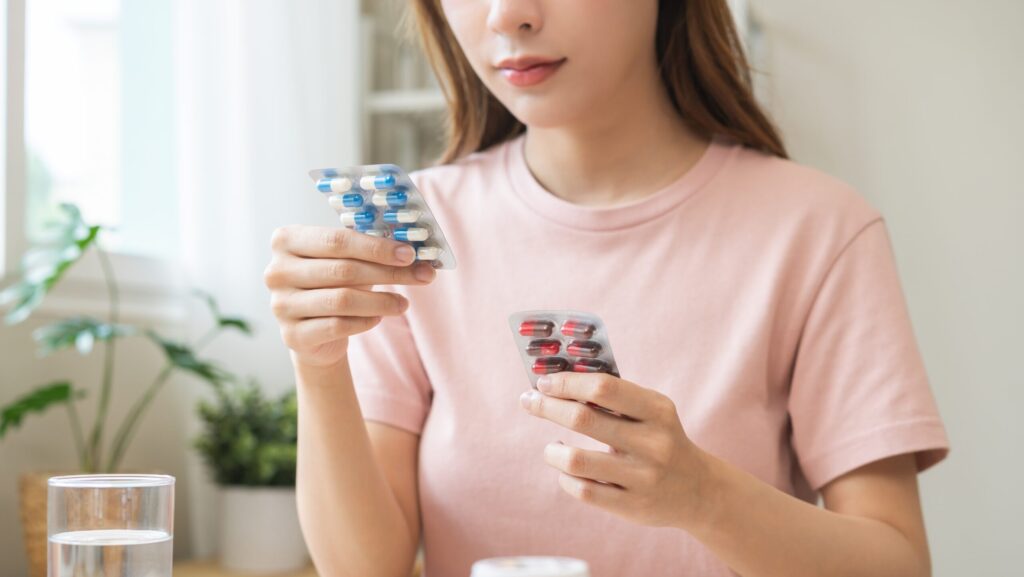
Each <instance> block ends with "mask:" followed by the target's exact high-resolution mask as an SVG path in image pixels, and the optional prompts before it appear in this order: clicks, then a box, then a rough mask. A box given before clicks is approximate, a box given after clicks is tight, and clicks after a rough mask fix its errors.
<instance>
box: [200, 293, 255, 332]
mask: <svg viewBox="0 0 1024 577" xmlns="http://www.w3.org/2000/svg"><path fill="white" fill-rule="evenodd" d="M192 292H193V293H195V295H196V296H197V297H199V298H201V299H203V301H204V302H205V303H206V308H208V309H210V314H211V315H213V318H214V319H215V320H216V322H217V326H219V327H221V328H228V327H230V328H234V329H238V330H239V331H241V332H242V333H245V334H246V335H250V336H251V335H252V327H251V326H250V325H249V321H246V320H245V319H243V318H241V317H226V316H224V315H222V314H221V312H220V307H219V306H217V299H215V298H214V297H213V295H212V294H210V293H208V292H206V291H203V290H200V289H195V290H193V291H192Z"/></svg>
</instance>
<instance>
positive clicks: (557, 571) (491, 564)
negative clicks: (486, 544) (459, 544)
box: [470, 557, 590, 577]
mask: <svg viewBox="0 0 1024 577" xmlns="http://www.w3.org/2000/svg"><path fill="white" fill-rule="evenodd" d="M470 577H590V570H589V569H588V568H587V564H586V562H585V561H581V560H579V559H572V558H570V557H498V558H495V559H482V560H480V561H477V562H476V563H473V572H472V573H471V575H470Z"/></svg>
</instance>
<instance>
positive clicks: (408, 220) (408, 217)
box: [383, 209, 423, 224]
mask: <svg viewBox="0 0 1024 577" xmlns="http://www.w3.org/2000/svg"><path fill="white" fill-rule="evenodd" d="M421 214H423V213H422V212H421V211H419V210H397V209H391V210H385V211H384V216H383V218H384V222H386V223H388V224H412V223H414V222H416V221H418V220H419V219H420V215H421Z"/></svg>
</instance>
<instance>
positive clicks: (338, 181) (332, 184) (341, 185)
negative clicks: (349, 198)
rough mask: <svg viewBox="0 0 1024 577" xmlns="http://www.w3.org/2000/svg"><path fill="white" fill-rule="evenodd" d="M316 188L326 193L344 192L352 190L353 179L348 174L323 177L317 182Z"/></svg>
mask: <svg viewBox="0 0 1024 577" xmlns="http://www.w3.org/2000/svg"><path fill="white" fill-rule="evenodd" d="M316 189H317V190H319V191H320V192H324V193H327V192H333V193H335V194H343V193H346V192H348V191H350V190H352V179H351V178H348V177H347V176H335V177H331V178H321V179H320V180H318V181H317V182H316Z"/></svg>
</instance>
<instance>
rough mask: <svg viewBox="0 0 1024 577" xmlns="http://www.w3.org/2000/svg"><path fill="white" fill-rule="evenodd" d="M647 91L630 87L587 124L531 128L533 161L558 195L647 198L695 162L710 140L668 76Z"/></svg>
mask: <svg viewBox="0 0 1024 577" xmlns="http://www.w3.org/2000/svg"><path fill="white" fill-rule="evenodd" d="M646 84H648V85H651V84H653V86H651V87H650V89H648V90H638V89H636V85H634V89H633V90H630V91H623V92H624V94H622V95H621V96H620V97H618V98H616V99H608V100H606V101H605V103H604V106H603V107H602V110H600V111H597V112H591V113H589V114H587V115H586V116H587V119H586V120H585V121H581V122H576V123H573V124H572V125H571V126H561V127H558V128H536V127H531V128H528V129H527V133H526V144H525V146H526V148H525V154H526V163H527V165H528V166H529V167H530V171H531V172H532V173H533V175H534V178H536V179H537V181H538V182H540V184H541V185H542V186H544V188H546V189H547V190H548V191H550V192H551V193H552V194H554V195H555V196H558V197H560V198H563V199H565V200H567V201H569V202H572V203H576V204H581V205H588V206H609V205H616V204H623V203H628V202H631V201H635V200H639V199H641V198H644V197H646V196H648V195H650V194H651V193H653V192H655V191H657V190H660V189H662V188H664V187H665V186H668V185H669V184H671V183H672V182H675V181H676V180H677V179H678V178H679V177H681V176H682V175H683V174H684V173H685V172H687V171H688V170H689V169H690V168H692V167H693V165H694V164H696V163H697V161H698V160H699V159H700V157H701V156H702V155H703V153H704V151H705V150H706V148H707V146H708V144H709V141H708V140H707V139H706V138H703V137H701V136H698V135H697V134H695V133H694V132H693V131H692V130H691V129H690V128H689V127H688V126H687V125H686V123H685V122H684V121H683V119H682V118H681V117H680V116H679V113H678V112H677V111H676V110H675V108H674V107H673V106H672V102H671V100H670V99H669V96H668V94H667V92H666V91H665V90H664V88H663V87H662V85H661V80H660V79H659V78H657V76H656V75H655V76H654V78H651V79H648V81H647V83H646Z"/></svg>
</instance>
